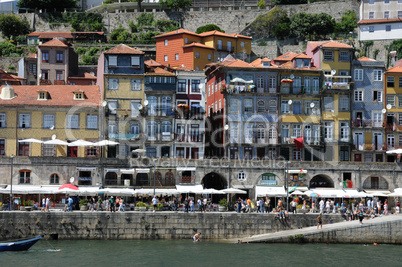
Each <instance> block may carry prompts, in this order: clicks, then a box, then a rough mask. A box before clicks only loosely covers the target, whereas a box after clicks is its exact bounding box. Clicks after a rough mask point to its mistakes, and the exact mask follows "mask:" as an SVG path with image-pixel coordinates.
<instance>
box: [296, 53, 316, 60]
mask: <svg viewBox="0 0 402 267" xmlns="http://www.w3.org/2000/svg"><path fill="white" fill-rule="evenodd" d="M294 58H304V59H311V58H312V57H310V56H307V55H306V54H303V53H301V54H298V55H297V56H295V57H294Z"/></svg>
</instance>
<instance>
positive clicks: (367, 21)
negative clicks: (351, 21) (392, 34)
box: [357, 18, 402, 25]
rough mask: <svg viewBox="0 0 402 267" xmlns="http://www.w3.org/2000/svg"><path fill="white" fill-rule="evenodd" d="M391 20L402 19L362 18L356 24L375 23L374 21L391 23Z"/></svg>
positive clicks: (401, 20)
mask: <svg viewBox="0 0 402 267" xmlns="http://www.w3.org/2000/svg"><path fill="white" fill-rule="evenodd" d="M392 22H402V19H398V18H396V19H364V20H361V21H359V22H358V23H357V24H359V25H363V24H376V23H380V24H381V23H392Z"/></svg>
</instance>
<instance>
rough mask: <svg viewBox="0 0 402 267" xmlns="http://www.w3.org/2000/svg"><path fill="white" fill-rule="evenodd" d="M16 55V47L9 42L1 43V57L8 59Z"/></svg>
mask: <svg viewBox="0 0 402 267" xmlns="http://www.w3.org/2000/svg"><path fill="white" fill-rule="evenodd" d="M12 53H15V45H13V44H12V43H11V42H9V41H5V42H0V56H1V57H6V56H9V55H11V54H12Z"/></svg>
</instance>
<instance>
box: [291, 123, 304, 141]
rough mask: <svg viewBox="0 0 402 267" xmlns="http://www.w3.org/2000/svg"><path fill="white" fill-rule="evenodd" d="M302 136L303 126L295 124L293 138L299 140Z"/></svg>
mask: <svg viewBox="0 0 402 267" xmlns="http://www.w3.org/2000/svg"><path fill="white" fill-rule="evenodd" d="M300 136H302V134H301V125H300V124H294V125H293V126H292V138H298V137H300Z"/></svg>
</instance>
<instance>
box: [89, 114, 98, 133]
mask: <svg viewBox="0 0 402 267" xmlns="http://www.w3.org/2000/svg"><path fill="white" fill-rule="evenodd" d="M87 129H91V130H96V129H98V115H91V114H88V115H87Z"/></svg>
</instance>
